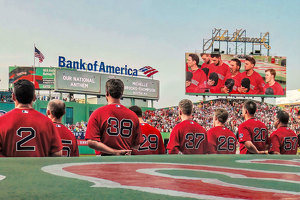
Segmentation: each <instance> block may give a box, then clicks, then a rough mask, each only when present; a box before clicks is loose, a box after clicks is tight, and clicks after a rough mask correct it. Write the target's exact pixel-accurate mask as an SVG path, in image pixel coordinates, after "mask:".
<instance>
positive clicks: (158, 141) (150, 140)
mask: <svg viewBox="0 0 300 200" xmlns="http://www.w3.org/2000/svg"><path fill="white" fill-rule="evenodd" d="M140 127H141V131H142V136H143V140H144V141H143V143H142V144H140V146H139V148H138V150H133V151H132V154H133V155H147V154H164V153H165V146H164V142H163V139H162V136H161V133H160V132H159V130H157V129H156V128H154V127H152V126H150V125H149V124H147V123H140Z"/></svg>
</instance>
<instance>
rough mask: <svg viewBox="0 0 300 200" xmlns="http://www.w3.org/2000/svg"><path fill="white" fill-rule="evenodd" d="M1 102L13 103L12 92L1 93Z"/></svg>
mask: <svg viewBox="0 0 300 200" xmlns="http://www.w3.org/2000/svg"><path fill="white" fill-rule="evenodd" d="M0 101H1V102H3V103H7V102H13V100H12V94H11V92H0Z"/></svg>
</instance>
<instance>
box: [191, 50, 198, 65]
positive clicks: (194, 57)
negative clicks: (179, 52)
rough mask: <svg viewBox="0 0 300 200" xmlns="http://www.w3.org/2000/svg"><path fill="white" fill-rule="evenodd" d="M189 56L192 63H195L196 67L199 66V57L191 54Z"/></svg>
mask: <svg viewBox="0 0 300 200" xmlns="http://www.w3.org/2000/svg"><path fill="white" fill-rule="evenodd" d="M189 56H190V57H191V58H192V60H193V61H196V65H198V64H199V56H197V55H196V54H193V53H191V54H190V55H189Z"/></svg>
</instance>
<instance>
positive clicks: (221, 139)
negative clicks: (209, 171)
mask: <svg viewBox="0 0 300 200" xmlns="http://www.w3.org/2000/svg"><path fill="white" fill-rule="evenodd" d="M207 141H208V153H209V154H235V152H236V137H235V135H234V134H233V133H232V132H231V131H230V130H229V129H228V128H226V127H223V126H217V127H213V128H211V129H209V130H208V131H207Z"/></svg>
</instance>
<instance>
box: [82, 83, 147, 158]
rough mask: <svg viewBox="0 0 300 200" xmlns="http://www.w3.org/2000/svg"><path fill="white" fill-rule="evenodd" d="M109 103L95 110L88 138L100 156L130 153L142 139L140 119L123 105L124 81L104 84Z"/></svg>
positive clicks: (89, 122)
mask: <svg viewBox="0 0 300 200" xmlns="http://www.w3.org/2000/svg"><path fill="white" fill-rule="evenodd" d="M105 90H106V100H107V103H108V105H106V106H103V107H101V108H98V109H97V110H95V111H94V112H93V113H92V115H91V116H90V119H89V121H88V126H87V130H86V136H85V139H86V140H87V141H88V146H89V147H90V148H92V149H95V150H97V151H101V155H125V154H126V155H128V154H131V151H132V149H137V148H138V147H139V145H140V144H141V143H142V142H143V137H142V135H141V130H140V125H139V119H138V117H137V116H136V114H135V113H134V112H132V111H131V110H129V109H128V108H126V107H125V106H123V105H121V100H120V99H121V97H122V95H123V91H124V83H123V82H122V81H121V80H120V79H110V80H108V81H107V82H106V84H105Z"/></svg>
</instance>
